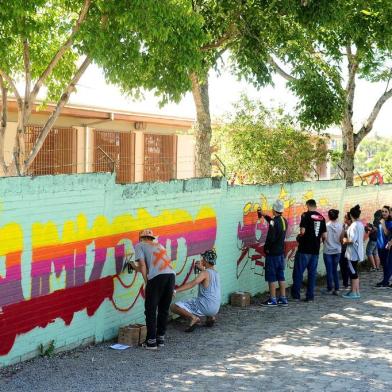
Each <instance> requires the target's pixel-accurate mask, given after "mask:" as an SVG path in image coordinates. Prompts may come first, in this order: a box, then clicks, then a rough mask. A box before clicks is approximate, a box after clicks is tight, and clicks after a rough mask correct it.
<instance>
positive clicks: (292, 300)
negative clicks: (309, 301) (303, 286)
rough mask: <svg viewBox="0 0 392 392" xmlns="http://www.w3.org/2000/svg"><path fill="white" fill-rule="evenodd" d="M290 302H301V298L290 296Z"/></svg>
mask: <svg viewBox="0 0 392 392" xmlns="http://www.w3.org/2000/svg"><path fill="white" fill-rule="evenodd" d="M290 301H291V302H301V298H296V297H291V299H290Z"/></svg>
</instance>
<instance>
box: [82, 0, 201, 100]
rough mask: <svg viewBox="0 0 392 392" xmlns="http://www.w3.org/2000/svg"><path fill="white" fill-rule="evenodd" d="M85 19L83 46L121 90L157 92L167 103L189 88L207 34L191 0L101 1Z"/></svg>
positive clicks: (127, 91) (94, 5)
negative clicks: (192, 72)
mask: <svg viewBox="0 0 392 392" xmlns="http://www.w3.org/2000/svg"><path fill="white" fill-rule="evenodd" d="M86 22H87V23H86V24H85V25H84V26H83V30H82V34H81V36H82V40H81V41H82V42H81V44H80V48H81V50H83V52H85V53H88V54H89V55H90V56H92V57H93V58H94V60H95V62H96V63H97V64H98V65H99V66H100V67H102V69H103V70H104V73H105V75H106V78H107V80H108V81H109V82H111V83H113V84H116V85H118V86H120V87H121V88H122V90H123V92H125V93H127V94H129V93H132V92H134V93H138V90H139V89H140V88H144V89H148V90H155V92H156V94H157V95H159V96H161V97H162V103H165V102H167V101H169V100H174V101H178V100H179V99H180V98H181V96H182V94H184V93H185V92H186V91H189V89H190V81H189V72H190V71H191V70H192V71H198V70H199V68H200V64H201V61H200V58H201V54H200V51H199V48H200V46H201V45H202V43H203V39H204V38H205V37H204V33H203V32H202V30H201V18H200V17H199V16H198V15H197V14H194V13H193V12H192V8H191V4H190V2H188V1H180V0H169V1H156V0H133V1H128V0H109V1H102V0H101V1H97V2H95V3H94V4H93V6H92V8H91V10H90V15H89V19H88V20H87V21H86Z"/></svg>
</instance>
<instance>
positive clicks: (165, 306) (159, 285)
mask: <svg viewBox="0 0 392 392" xmlns="http://www.w3.org/2000/svg"><path fill="white" fill-rule="evenodd" d="M139 238H140V242H139V243H138V244H136V246H135V261H136V262H137V264H135V263H133V262H131V265H132V267H133V268H134V269H135V270H136V271H138V272H140V273H141V274H142V276H143V279H144V282H145V284H146V286H145V302H144V309H145V312H144V313H145V315H146V325H147V338H146V341H145V342H144V343H143V344H142V346H143V347H144V348H146V349H148V350H156V349H157V347H163V346H164V345H165V333H166V326H167V321H168V316H169V307H170V303H171V300H172V298H173V291H174V285H175V278H176V273H175V271H174V270H173V268H172V266H171V260H170V258H169V257H168V255H167V254H166V249H165V248H164V247H163V246H162V245H161V244H159V243H158V242H156V241H155V239H156V237H155V236H154V234H153V232H152V230H144V231H142V232H141V233H140V237H139Z"/></svg>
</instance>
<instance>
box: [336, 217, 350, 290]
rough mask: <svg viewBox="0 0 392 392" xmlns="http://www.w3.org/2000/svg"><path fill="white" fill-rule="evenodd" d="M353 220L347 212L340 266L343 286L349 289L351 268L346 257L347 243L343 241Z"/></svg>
mask: <svg viewBox="0 0 392 392" xmlns="http://www.w3.org/2000/svg"><path fill="white" fill-rule="evenodd" d="M351 223H353V222H352V220H351V216H350V212H346V214H345V215H344V225H343V238H342V252H341V254H340V260H339V268H340V274H341V275H342V282H343V287H344V288H345V289H346V290H347V289H348V288H349V278H350V274H349V270H348V261H347V259H346V249H347V245H346V244H345V243H344V242H343V239H344V238H347V230H348V228H349V227H350V225H351Z"/></svg>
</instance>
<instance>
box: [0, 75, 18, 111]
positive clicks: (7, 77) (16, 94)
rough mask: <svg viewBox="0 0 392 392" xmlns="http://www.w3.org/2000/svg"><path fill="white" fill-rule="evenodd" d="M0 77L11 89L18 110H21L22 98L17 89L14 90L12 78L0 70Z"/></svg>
mask: <svg viewBox="0 0 392 392" xmlns="http://www.w3.org/2000/svg"><path fill="white" fill-rule="evenodd" d="M0 76H2V77H3V79H4V80H5V81H6V82H7V83H8V84H9V85H10V87H11V89H12V92H13V93H14V95H15V98H16V101H17V103H18V107H19V109H20V110H22V106H23V100H22V97H21V96H20V94H19V91H18V89H17V88H16V85H15V83H14V81H13V80H12V78H11V77H10V76H9V75H8V74H7V73H5V72H4V71H2V70H1V69H0ZM3 82H4V81H3Z"/></svg>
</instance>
